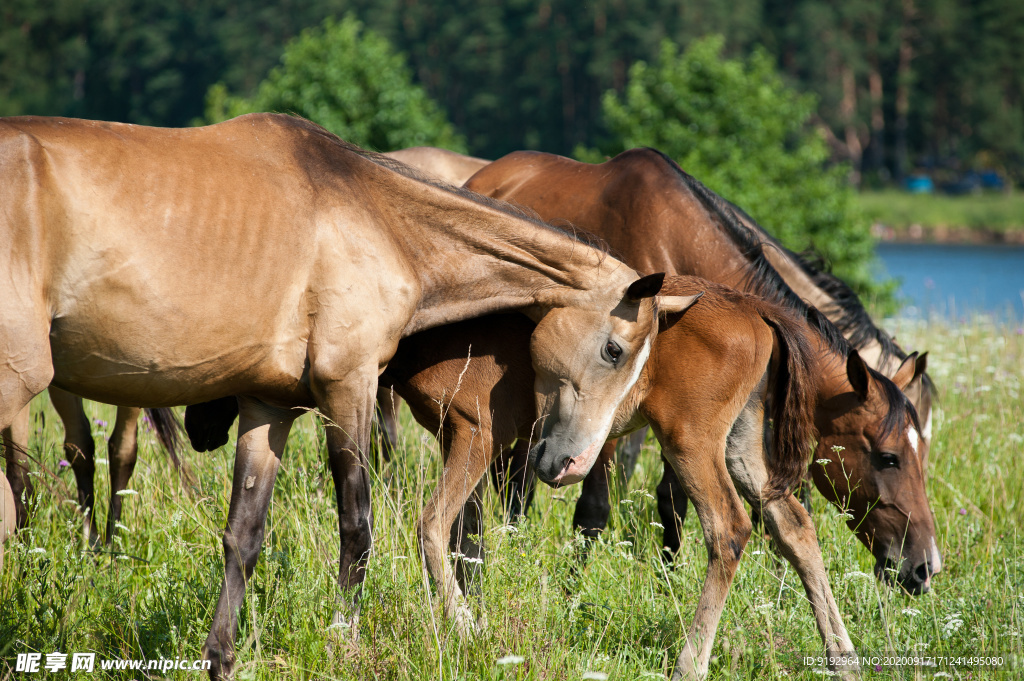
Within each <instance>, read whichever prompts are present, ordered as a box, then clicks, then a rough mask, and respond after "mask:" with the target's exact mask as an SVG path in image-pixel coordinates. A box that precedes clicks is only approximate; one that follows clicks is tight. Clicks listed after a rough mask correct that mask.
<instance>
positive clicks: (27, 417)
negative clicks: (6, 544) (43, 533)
mask: <svg viewBox="0 0 1024 681" xmlns="http://www.w3.org/2000/svg"><path fill="white" fill-rule="evenodd" d="M30 421H31V408H30V406H29V405H27V404H26V405H25V408H24V409H22V410H21V411H19V412H18V414H17V416H15V417H14V420H13V421H12V422H11V425H10V426H8V427H7V428H4V431H3V438H4V458H5V459H6V460H7V482H8V483H10V487H11V495H12V497H13V500H14V516H15V518H16V519H17V523H18V525H17V526H18V527H25V525H26V524H27V523H28V511H27V510H26V508H25V507H26V505H27V504H28V502H29V499H30V498H31V497H32V494H33V489H32V480H31V479H30V478H29V475H28V470H29V467H28V457H27V456H26V455H25V452H26V450H27V449H28V431H29V426H30Z"/></svg>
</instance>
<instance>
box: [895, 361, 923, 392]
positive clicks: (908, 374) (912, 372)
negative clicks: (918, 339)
mask: <svg viewBox="0 0 1024 681" xmlns="http://www.w3.org/2000/svg"><path fill="white" fill-rule="evenodd" d="M919 361H920V360H919V359H918V357H917V353H916V352H915V353H913V354H911V355H910V356H909V357H907V358H906V359H905V360H903V363H902V364H900V368H899V369H897V370H896V373H895V374H893V376H892V382H893V383H895V384H896V387H897V388H899V389H900V390H906V388H907V386H908V385H910V382H911V381H913V380H914V378H916V377H917V375H918V373H917V363H918V362H919ZM925 366H928V361H927V360H925V361H924V362H922V371H921V373H924V367H925Z"/></svg>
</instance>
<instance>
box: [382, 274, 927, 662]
mask: <svg viewBox="0 0 1024 681" xmlns="http://www.w3.org/2000/svg"><path fill="white" fill-rule="evenodd" d="M663 289H664V291H665V292H667V293H671V294H674V295H677V296H683V297H686V296H689V297H690V298H694V299H695V298H697V297H699V296H700V294H701V292H704V295H703V297H700V300H699V301H698V302H697V303H696V304H694V305H693V306H692V307H691V308H690V309H689V310H687V311H686V312H685V314H682V315H680V314H678V313H674V314H672V315H669V316H667V317H666V318H665V319H664V321H663V323H662V324H661V330H660V333H659V335H658V336H657V338H656V339H655V342H654V346H653V348H652V350H651V358H650V360H649V361H648V363H647V366H646V367H645V369H644V371H643V373H642V374H641V376H640V379H639V380H638V381H637V382H636V384H635V386H634V388H633V390H632V391H631V392H630V393H629V395H628V396H627V397H626V399H625V400H624V401H623V403H622V405H621V406H620V408H619V412H618V414H617V415H616V418H615V422H614V424H613V426H612V429H611V431H612V434H613V435H616V434H622V433H627V432H629V431H631V430H635V429H636V428H638V427H640V426H642V425H644V424H646V423H649V424H650V425H651V426H652V428H653V429H654V431H655V433H656V435H657V436H658V439H659V441H660V442H661V444H662V451H663V456H664V458H665V461H666V464H667V465H668V466H669V467H670V468H671V472H672V473H673V479H675V478H676V477H678V479H679V480H680V481H681V483H682V487H683V489H684V490H685V492H686V494H687V495H689V496H690V498H691V499H692V500H693V503H694V506H695V508H696V511H697V514H698V516H699V517H700V521H701V527H702V529H703V533H704V540H705V545H706V548H707V551H708V556H709V562H708V568H707V573H706V576H705V582H704V587H703V589H702V592H701V597H700V601H699V604H698V606H697V611H696V616H695V618H694V620H693V623H692V625H691V627H690V632H689V636H688V639H687V641H688V643H687V646H686V648H685V650H684V651H683V653H682V654H681V655H680V657H679V660H678V663H677V666H676V675H677V676H680V675H698V676H699V675H703V674H705V673H706V672H707V667H708V662H709V659H710V654H711V648H712V645H713V641H714V634H715V630H716V628H717V624H718V620H719V618H720V616H721V612H722V608H723V607H724V603H725V598H726V595H727V593H728V589H729V585H730V584H731V582H732V578H733V575H734V573H735V570H736V567H737V565H738V562H739V559H740V556H741V554H742V552H743V547H744V545H745V544H746V542H747V539H748V538H749V536H750V533H751V523H750V520H749V518H748V517H747V515H746V512H745V511H744V508H743V504H742V502H741V500H740V497H739V496H738V495H737V490H739V493H740V494H742V496H743V497H744V498H746V499H747V501H748V502H750V503H751V504H752V505H754V506H755V507H757V508H760V509H761V510H762V513H763V514H764V517H765V519H766V521H767V522H766V526H767V528H768V530H769V532H770V533H771V534H772V536H773V538H774V539H775V541H776V542H777V543H778V545H779V547H780V549H781V552H782V555H783V556H784V557H785V558H786V559H787V560H788V561H789V562H790V563H791V564H792V565H793V566H794V568H795V569H796V571H797V574H798V575H799V576H800V579H801V580H802V582H803V584H804V587H805V589H806V591H807V595H808V598H809V601H810V604H811V607H812V610H813V612H814V616H815V620H816V623H817V626H818V629H819V633H820V635H821V637H822V641H823V642H824V645H825V648H826V651H827V653H828V654H829V656H831V657H833V658H835V657H838V656H841V655H843V654H850V653H852V652H853V650H854V649H853V644H852V642H851V641H850V638H849V636H848V635H847V633H846V629H845V627H844V625H843V622H842V617H841V615H840V614H839V611H838V608H837V606H836V603H835V599H834V598H833V596H832V593H831V589H830V587H829V584H828V579H827V575H826V573H825V567H824V564H823V561H822V558H821V553H820V550H819V548H818V544H817V539H816V537H815V532H814V526H813V523H812V521H811V519H810V517H809V516H808V514H807V512H806V511H805V510H804V508H803V507H802V506H801V505H800V504H799V502H797V501H796V499H795V497H793V495H792V494H790V493H789V491H788V489H789V488H790V487H792V486H793V485H795V484H796V483H797V482H798V481H799V480H800V478H801V477H802V475H803V473H804V471H805V470H806V467H807V461H808V455H809V453H810V449H811V441H812V438H813V436H814V433H815V431H816V430H817V431H818V435H819V438H820V440H821V442H823V443H824V444H825V445H831V444H834V443H838V442H846V441H847V439H848V438H855V437H864V436H865V427H866V426H867V427H870V428H871V430H869V431H867V434H868V436H869V437H872V438H873V439H874V440H876V441H877V442H878V443H879V444H878V446H879V447H880V448H881V449H883V450H884V451H887V452H890V451H891V452H897V453H899V455H901V456H905V457H910V456H912V449H913V442H912V439H911V438H910V437H909V436H908V431H907V430H905V427H906V426H910V425H911V424H912V421H913V410H912V408H911V407H910V405H909V403H908V402H907V401H906V399H905V398H903V397H902V395H901V394H900V393H899V392H898V391H896V390H895V388H894V389H893V390H887V389H886V388H885V387H884V384H886V383H888V379H886V378H884V377H883V376H882V375H881V374H879V373H877V372H875V371H873V370H871V369H869V368H868V367H867V366H866V365H865V364H864V362H863V360H861V359H860V357H859V355H858V354H857V352H856V351H855V350H854V351H850V353H849V355H848V356H843V355H842V354H840V353H837V352H835V351H834V350H833V349H832V348H831V346H830V345H829V341H828V340H827V339H825V338H824V337H823V336H822V335H821V334H820V333H818V332H816V331H814V330H813V329H812V328H811V326H810V325H809V324H808V323H807V321H806V320H805V319H804V318H802V317H798V316H797V315H795V314H794V313H793V312H792V311H790V310H787V309H786V308H784V307H782V306H779V305H775V304H773V303H769V302H767V301H764V300H762V299H760V298H757V297H754V296H751V295H749V294H744V293H740V292H737V291H734V290H731V289H728V288H726V287H724V286H721V285H718V284H714V283H712V282H708V281H704V280H701V279H697V278H694V277H669V278H667V279H666V282H665V285H664V287H663ZM808 314H810V315H811V316H814V315H816V314H817V312H816V311H814V310H813V309H811V310H808ZM531 331H532V325H531V324H530V321H529V320H528V319H525V318H523V317H520V316H516V315H502V316H495V317H489V318H481V319H475V320H470V321H466V322H462V323H460V324H457V325H451V326H446V327H441V328H437V329H432V330H430V331H427V332H424V333H422V334H417V335H416V336H413V337H410V338H408V339H406V340H404V341H403V342H402V343H401V344H400V345H399V348H398V351H397V352H396V354H395V356H394V358H393V359H392V362H391V363H390V364H389V365H388V368H387V370H385V372H384V374H383V375H382V377H381V381H382V384H391V385H392V386H394V388H395V390H396V391H397V392H398V393H399V394H401V395H402V396H403V397H404V398H405V399H406V400H407V401H408V403H409V406H410V409H411V411H412V413H413V415H414V417H415V418H416V419H417V421H419V422H420V423H421V424H422V425H423V426H424V427H426V428H427V429H428V430H431V431H433V432H435V433H438V434H439V437H440V439H441V443H442V449H443V451H444V455H445V466H444V473H443V478H442V481H441V482H440V483H439V485H438V487H437V489H436V490H435V492H434V494H433V496H432V497H431V499H430V501H429V502H428V504H427V507H426V510H425V512H424V514H423V517H422V518H421V520H420V524H419V531H420V537H421V542H422V549H423V553H424V559H425V561H426V564H427V567H428V570H429V572H430V574H431V575H432V576H433V577H434V578H435V580H436V581H437V583H438V585H439V589H440V590H441V592H442V594H443V602H444V605H445V610H446V613H447V614H448V615H449V617H451V618H452V619H453V621H454V622H455V625H456V626H457V628H458V629H459V630H460V631H462V632H465V631H467V630H469V629H471V628H472V614H471V611H470V609H469V606H468V604H467V602H466V600H465V598H464V595H463V594H464V593H465V589H466V575H465V568H466V566H465V565H464V564H463V563H462V562H461V561H460V562H458V563H457V564H456V570H455V571H454V572H453V570H452V567H451V564H450V563H449V560H448V551H449V546H450V548H451V550H454V551H456V552H457V553H460V554H462V555H465V556H467V557H470V558H475V559H479V558H482V555H483V548H482V546H480V545H479V544H477V543H476V542H475V541H474V540H472V535H479V534H481V532H480V522H481V521H480V507H479V498H478V497H479V491H478V490H479V482H480V480H481V479H482V477H483V476H484V474H485V472H486V470H487V467H488V465H489V464H490V463H491V461H492V460H493V459H494V458H495V457H497V456H498V455H499V453H500V452H502V451H505V450H506V449H507V447H508V446H509V445H510V444H511V443H512V441H513V440H515V439H516V438H519V439H520V440H526V441H529V440H530V439H531V438H532V433H533V428H534V414H533V411H532V410H531V409H529V408H528V405H529V402H530V400H529V391H530V388H531V380H532V379H531V376H530V361H529V358H528V353H527V350H526V349H527V347H528V345H529V342H530V333H531ZM913 370H914V362H913V359H910V360H908V362H905V363H904V365H903V366H902V367H901V368H900V370H899V371H898V372H897V374H896V381H897V385H902V384H904V383H907V382H909V381H910V380H911V379H912V377H913ZM453 385H454V386H456V387H455V388H454V389H453V388H452V386H453ZM882 413H886V414H888V418H887V419H885V420H888V421H890V423H889V427H888V429H887V430H885V431H884V432H883V431H880V428H881V427H882V425H881V424H878V423H873V422H874V421H876V420H877V418H878V415H879V414H882ZM533 451H534V452H536V448H535V449H534V450H533ZM536 471H537V475H538V476H539V477H541V478H542V479H543V480H545V481H546V482H549V483H552V484H556V485H557V484H560V483H561V482H562V480H561V479H560V478H559V476H558V474H557V471H553V470H551V469H550V468H546V467H544V466H542V465H541V466H537V467H536ZM589 479H590V478H589V477H588V480H589ZM585 484H586V483H585ZM467 500H469V502H470V503H468V504H467V503H466V502H467ZM464 504H465V510H464V517H463V518H462V519H461V520H460V521H459V522H458V523H455V521H456V517H457V516H458V514H459V512H460V511H462V510H463V508H464ZM915 509H916V507H915ZM923 510H924V512H926V513H927V511H928V509H927V506H925V508H924V509H923ZM928 518H929V519H930V515H928ZM460 530H461V531H460ZM836 668H837V669H841V667H836Z"/></svg>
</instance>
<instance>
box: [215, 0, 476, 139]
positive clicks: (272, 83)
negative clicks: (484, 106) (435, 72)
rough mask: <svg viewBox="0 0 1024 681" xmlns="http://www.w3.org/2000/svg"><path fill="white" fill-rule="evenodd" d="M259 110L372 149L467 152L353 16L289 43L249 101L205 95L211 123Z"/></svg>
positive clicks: (384, 46) (220, 93) (223, 91)
mask: <svg viewBox="0 0 1024 681" xmlns="http://www.w3.org/2000/svg"><path fill="white" fill-rule="evenodd" d="M254 111H280V112H285V113H296V114H299V115H300V116H304V117H306V118H308V119H310V120H312V121H315V122H316V123H319V124H320V125H322V126H324V127H325V128H327V129H328V130H330V131H331V132H333V133H335V134H336V135H339V136H340V137H342V138H344V139H346V140H349V141H351V142H355V143H356V144H359V145H361V146H364V147H366V148H369V149H377V150H381V151H388V150H391V149H400V148H403V147H410V146H417V145H431V146H439V147H445V148H448V149H453V150H456V151H464V143H463V141H462V138H461V137H460V136H459V135H457V134H456V133H455V131H454V129H453V128H452V126H451V124H450V123H449V122H448V121H447V119H446V118H445V115H444V112H443V111H442V110H441V108H440V107H438V106H437V104H436V103H434V102H433V101H432V100H431V99H430V98H429V97H428V96H427V94H426V92H425V91H424V90H423V88H421V87H420V86H418V85H415V84H413V82H412V73H411V72H410V70H409V68H408V66H406V63H405V57H404V56H403V55H401V54H400V53H397V52H395V50H394V49H393V48H392V47H391V45H390V43H389V42H388V41H387V40H386V39H385V38H383V37H381V36H380V35H378V34H377V33H374V32H373V31H370V30H365V29H364V28H363V25H362V24H361V23H360V22H359V21H357V20H356V19H355V18H354V17H352V16H347V17H346V18H345V19H343V20H342V21H340V22H336V21H334V20H333V19H326V20H325V21H324V22H323V24H322V25H321V26H319V27H317V28H312V29H307V30H305V31H303V32H302V34H301V35H300V36H299V37H297V38H295V39H293V40H292V41H290V42H289V43H288V44H287V45H286V46H285V49H284V54H283V55H282V56H281V64H280V65H279V66H276V67H274V68H273V69H272V70H271V71H270V74H269V75H268V76H267V78H266V79H265V80H264V81H263V82H262V83H260V85H259V87H258V88H257V90H256V93H255V94H254V95H253V96H252V97H238V96H232V95H230V94H229V93H228V92H227V88H226V87H225V86H224V85H222V84H217V85H215V86H213V87H212V88H211V89H210V91H209V93H208V95H207V109H206V118H207V121H209V122H211V123H215V122H217V121H221V120H225V119H227V118H233V117H234V116H238V115H241V114H243V113H250V112H254Z"/></svg>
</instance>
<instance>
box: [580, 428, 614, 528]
mask: <svg viewBox="0 0 1024 681" xmlns="http://www.w3.org/2000/svg"><path fill="white" fill-rule="evenodd" d="M614 466H615V440H609V441H608V442H605V443H604V445H603V446H602V447H601V452H600V453H599V454H598V455H597V461H595V462H594V467H593V468H591V469H590V472H589V473H587V477H585V478H583V489H582V491H581V492H580V498H579V499H578V500H577V501H576V511H575V512H574V513H573V516H572V527H573V530H575V531H578V532H580V533H581V534H583V536H584V537H586V540H587V544H588V545H589V543H590V542H592V541H594V540H595V539H597V538H598V537H599V536H600V535H601V532H603V531H604V529H605V528H606V527H608V516H610V515H611V512H612V506H611V502H610V501H609V499H608V496H609V495H608V485H609V483H610V480H609V478H610V476H611V469H612V468H613V467H614Z"/></svg>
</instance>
